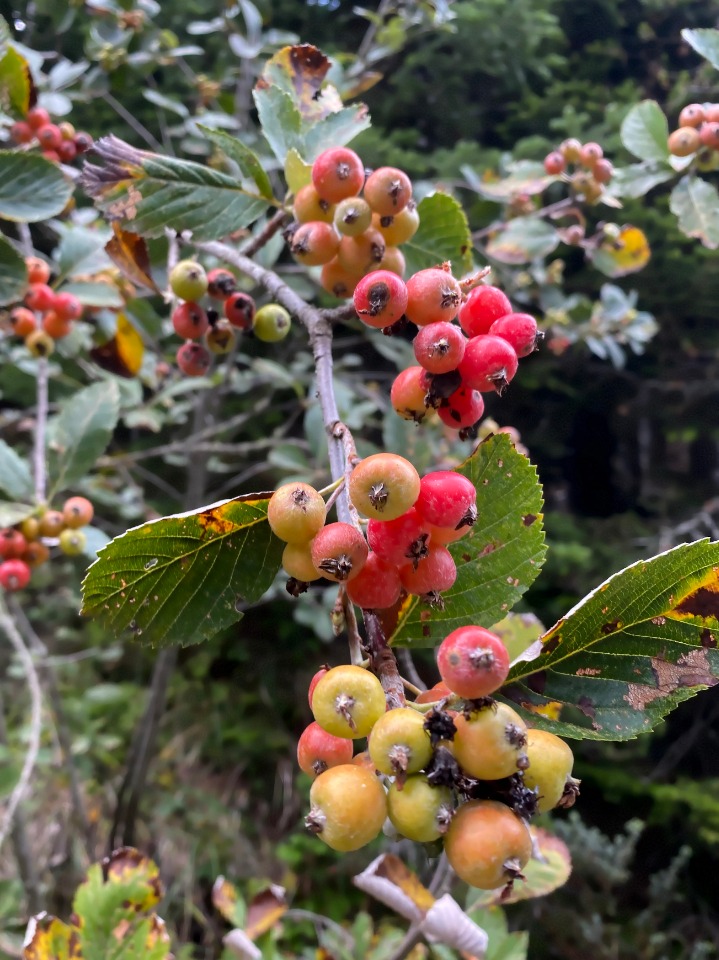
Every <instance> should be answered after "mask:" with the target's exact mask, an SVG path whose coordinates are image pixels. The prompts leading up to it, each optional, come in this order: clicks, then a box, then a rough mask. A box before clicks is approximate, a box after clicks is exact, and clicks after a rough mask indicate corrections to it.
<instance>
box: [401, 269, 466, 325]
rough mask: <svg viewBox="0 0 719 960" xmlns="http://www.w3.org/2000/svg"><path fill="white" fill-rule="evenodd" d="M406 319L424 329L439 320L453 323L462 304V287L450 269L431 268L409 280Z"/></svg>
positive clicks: (419, 272)
mask: <svg viewBox="0 0 719 960" xmlns="http://www.w3.org/2000/svg"><path fill="white" fill-rule="evenodd" d="M407 294H408V301H407V309H406V311H405V313H406V314H407V319H408V320H411V321H412V323H416V324H417V326H418V327H424V326H426V325H427V324H428V323H437V322H438V321H439V320H446V321H449V320H452V319H453V318H454V317H456V316H457V311H458V310H459V305H460V304H461V302H462V288H461V287H460V285H459V281H458V280H455V278H454V277H453V276H452V274H451V273H450V272H449V271H448V270H443V269H442V268H441V267H430V268H429V269H427V270H419V271H418V272H417V273H415V274H414V276H411V277H410V278H409V280H408V281H407Z"/></svg>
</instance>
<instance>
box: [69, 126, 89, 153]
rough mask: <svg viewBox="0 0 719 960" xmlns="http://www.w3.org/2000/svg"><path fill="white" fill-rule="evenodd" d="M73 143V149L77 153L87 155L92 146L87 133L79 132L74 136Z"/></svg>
mask: <svg viewBox="0 0 719 960" xmlns="http://www.w3.org/2000/svg"><path fill="white" fill-rule="evenodd" d="M73 143H74V144H75V149H76V150H77V152H78V153H87V151H88V150H89V149H90V147H91V146H92V144H93V139H92V137H91V136H90V134H89V133H84V132H83V131H80V133H76V134H75V139H74V140H73Z"/></svg>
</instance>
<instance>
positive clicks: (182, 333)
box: [172, 300, 210, 340]
mask: <svg viewBox="0 0 719 960" xmlns="http://www.w3.org/2000/svg"><path fill="white" fill-rule="evenodd" d="M209 325H210V323H209V320H208V319H207V314H206V313H205V311H204V310H203V309H202V307H201V306H200V305H199V304H198V303H193V302H192V300H187V301H186V302H185V303H181V304H180V305H179V306H177V307H175V309H174V310H173V311H172V326H173V328H174V330H175V333H176V334H177V335H178V337H182V338H183V339H184V340H199V338H200V337H201V336H202V335H203V334H204V333H206V332H207V328H208V327H209Z"/></svg>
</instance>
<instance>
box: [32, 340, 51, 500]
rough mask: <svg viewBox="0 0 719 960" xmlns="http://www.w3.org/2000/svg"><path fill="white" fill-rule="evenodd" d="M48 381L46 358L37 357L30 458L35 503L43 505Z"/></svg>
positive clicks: (45, 483)
mask: <svg viewBox="0 0 719 960" xmlns="http://www.w3.org/2000/svg"><path fill="white" fill-rule="evenodd" d="M48 379H49V375H48V365H47V358H46V357H39V358H38V361H37V411H36V413H35V436H34V441H33V458H32V460H33V473H34V477H35V501H36V503H44V502H45V495H46V493H47V469H46V461H45V433H46V430H47V414H48Z"/></svg>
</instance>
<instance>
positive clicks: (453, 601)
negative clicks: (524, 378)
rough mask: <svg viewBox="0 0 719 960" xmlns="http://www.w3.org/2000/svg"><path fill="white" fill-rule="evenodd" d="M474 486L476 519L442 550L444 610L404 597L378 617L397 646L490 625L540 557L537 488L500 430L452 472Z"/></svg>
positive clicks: (531, 471)
mask: <svg viewBox="0 0 719 960" xmlns="http://www.w3.org/2000/svg"><path fill="white" fill-rule="evenodd" d="M457 472H458V473H461V474H463V475H464V476H465V477H468V478H469V479H470V480H471V481H472V483H473V484H474V485H475V487H476V488H477V514H478V516H477V522H476V523H475V524H474V526H473V527H472V529H471V531H470V532H469V533H468V534H467V536H465V537H463V538H462V539H461V540H458V541H457V542H456V543H452V544H450V546H449V551H450V553H451V554H452V556H453V557H454V560H455V563H456V564H457V581H456V583H455V584H454V586H453V587H452V589H451V590H447V591H446V592H445V593H444V594H442V599H443V602H444V607H443V608H442V607H431V606H429V605H428V604H427V603H425V602H424V601H422V600H420V599H419V598H418V597H407V598H406V599H405V600H404V602H403V603H402V605H401V607H400V609H399V611H398V612H396V613H394V614H393V615H392V616H385V617H383V618H382V619H383V625H384V629H385V632H386V634H387V636H388V637H390V641H391V643H392V644H395V645H397V646H411V647H433V646H436V645H437V644H439V643H441V641H442V640H443V639H444V638H445V637H446V636H447V634H448V633H449V632H450V631H451V630H455V629H456V628H457V627H463V626H467V625H469V624H476V625H478V626H483V627H491V626H492V624H494V623H496V622H497V621H498V620H500V619H501V618H502V617H503V616H505V614H506V613H507V611H508V610H509V609H510V608H511V607H513V606H514V604H515V603H516V602H517V601H518V600H519V598H520V597H521V596H522V594H523V593H524V592H525V591H526V590H527V588H528V587H529V586H530V584H531V583H533V582H534V579H535V578H536V576H537V574H538V573H539V570H540V568H541V566H542V561H543V560H544V554H545V546H544V531H543V528H542V488H541V486H540V484H539V481H538V479H537V471H536V469H535V468H534V467H533V466H532V464H531V463H530V462H529V460H527V458H526V457H525V456H524V455H523V454H521V453H518V452H517V451H516V450H515V449H514V446H513V445H512V442H511V440H510V439H509V437H508V436H507V434H505V433H500V434H497V435H496V436H492V437H488V438H487V439H486V440H485V441H484V442H483V443H480V444H479V446H478V447H477V449H476V450H475V452H474V453H473V454H472V456H471V457H469V459H468V460H465V462H464V463H463V464H462V465H461V466H460V467H459V468H458V471H457Z"/></svg>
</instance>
